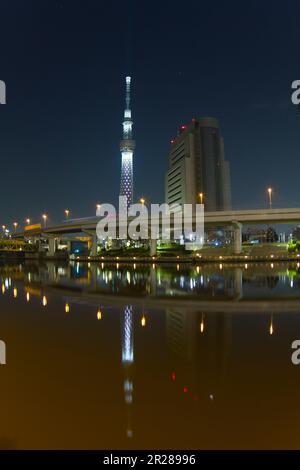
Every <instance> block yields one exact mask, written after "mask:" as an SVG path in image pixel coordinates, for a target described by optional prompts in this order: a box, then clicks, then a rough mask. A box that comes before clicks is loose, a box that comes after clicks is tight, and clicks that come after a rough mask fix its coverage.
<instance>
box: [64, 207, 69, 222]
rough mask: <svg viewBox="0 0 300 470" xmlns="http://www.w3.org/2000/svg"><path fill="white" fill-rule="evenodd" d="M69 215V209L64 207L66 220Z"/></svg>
mask: <svg viewBox="0 0 300 470" xmlns="http://www.w3.org/2000/svg"><path fill="white" fill-rule="evenodd" d="M69 215H70V210H69V209H65V216H66V220H68V218H69Z"/></svg>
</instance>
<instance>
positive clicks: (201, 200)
mask: <svg viewBox="0 0 300 470" xmlns="http://www.w3.org/2000/svg"><path fill="white" fill-rule="evenodd" d="M199 198H200V204H203V199H204V194H203V193H199Z"/></svg>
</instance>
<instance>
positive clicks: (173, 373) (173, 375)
mask: <svg viewBox="0 0 300 470" xmlns="http://www.w3.org/2000/svg"><path fill="white" fill-rule="evenodd" d="M175 379H176V374H175V372H172V380H175Z"/></svg>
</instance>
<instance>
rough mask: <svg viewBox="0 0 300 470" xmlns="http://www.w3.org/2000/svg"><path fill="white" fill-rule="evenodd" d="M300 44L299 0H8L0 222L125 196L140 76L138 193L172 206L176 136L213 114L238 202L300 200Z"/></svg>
mask: <svg viewBox="0 0 300 470" xmlns="http://www.w3.org/2000/svg"><path fill="white" fill-rule="evenodd" d="M299 44H300V1H298V0H289V1H287V2H283V1H282V0H281V1H278V0H275V1H274V0H263V1H262V0H251V1H248V2H241V1H232V0H228V1H226V2H225V1H224V0H215V1H214V2H209V1H202V0H196V1H195V0H190V1H189V2H182V1H181V2H179V1H177V0H171V1H169V0H160V1H148V0H144V1H141V0H140V1H131V0H128V1H127V2H125V1H119V0H115V1H105V2H104V1H101V0H69V1H67V0H60V1H55V0H26V1H25V0H1V4H0V79H1V80H4V81H5V82H6V86H7V105H1V106H0V164H1V198H0V223H1V224H11V223H12V222H13V221H14V220H17V221H19V223H21V222H23V221H24V219H25V217H27V216H30V217H31V218H32V220H34V221H39V219H40V215H41V214H42V213H43V212H44V211H46V212H47V213H48V214H49V217H50V220H52V221H53V222H54V221H60V220H62V219H63V217H64V215H63V211H64V209H65V208H69V209H71V211H72V216H73V217H84V216H92V215H94V213H95V204H96V203H97V202H116V200H117V196H118V194H119V185H120V163H121V156H120V152H119V141H120V138H121V135H122V128H121V122H122V112H123V107H124V80H125V76H126V75H127V74H130V75H131V76H132V93H133V97H132V113H133V121H134V137H135V139H136V153H135V157H134V192H135V198H139V197H140V196H141V195H143V196H144V197H145V198H146V199H147V200H148V201H151V202H164V175H165V171H166V169H167V165H168V151H169V145H170V140H171V139H172V138H173V137H174V136H175V135H176V133H177V129H178V127H179V125H181V124H184V123H188V122H189V121H191V119H192V117H193V116H214V117H216V118H218V119H219V121H220V125H221V131H222V134H223V136H224V140H225V155H226V159H228V160H229V162H230V165H231V175H232V195H233V207H234V208H255V207H266V206H267V194H266V188H267V186H269V185H270V186H272V187H273V188H274V207H276V206H280V207H284V206H290V207H292V206H298V207H299V206H300V191H299V174H300V173H299V170H300V163H299V161H300V158H299V157H300V115H299V114H298V113H297V109H296V107H295V106H294V105H293V104H292V103H291V83H292V81H293V80H296V79H298V80H299V79H300V66H299V64H300V60H299Z"/></svg>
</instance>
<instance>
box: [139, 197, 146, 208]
mask: <svg viewBox="0 0 300 470" xmlns="http://www.w3.org/2000/svg"><path fill="white" fill-rule="evenodd" d="M145 202H146V201H145V199H144V198H143V197H141V199H140V203H141V204H142V205H143V206H144V205H145Z"/></svg>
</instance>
